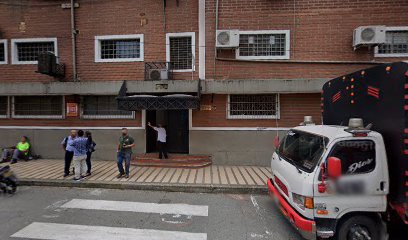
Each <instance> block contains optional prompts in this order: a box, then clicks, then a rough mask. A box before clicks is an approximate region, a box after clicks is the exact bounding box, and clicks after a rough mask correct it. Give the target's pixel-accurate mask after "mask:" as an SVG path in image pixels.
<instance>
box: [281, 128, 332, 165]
mask: <svg viewBox="0 0 408 240" xmlns="http://www.w3.org/2000/svg"><path fill="white" fill-rule="evenodd" d="M328 141H329V139H328V138H326V137H322V136H319V135H314V134H310V133H306V132H302V131H297V130H290V131H289V132H288V133H287V135H286V136H285V138H284V139H282V141H281V143H280V145H279V149H278V151H277V153H278V155H279V156H280V157H281V158H283V159H284V160H286V161H288V162H290V163H291V164H293V165H295V167H297V168H299V169H302V170H303V171H306V172H308V173H310V172H312V171H313V170H314V168H315V167H316V164H317V162H318V161H319V159H320V157H321V155H322V153H323V151H324V146H326V145H327V143H328Z"/></svg>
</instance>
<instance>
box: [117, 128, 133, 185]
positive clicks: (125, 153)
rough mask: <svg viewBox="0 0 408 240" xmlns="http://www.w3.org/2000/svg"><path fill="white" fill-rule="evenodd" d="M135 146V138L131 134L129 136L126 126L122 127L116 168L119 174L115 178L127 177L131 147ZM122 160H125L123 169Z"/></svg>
mask: <svg viewBox="0 0 408 240" xmlns="http://www.w3.org/2000/svg"><path fill="white" fill-rule="evenodd" d="M134 146H135V140H133V138H132V137H131V136H129V133H128V130H127V128H122V136H121V137H120V138H119V145H118V151H117V154H118V159H117V164H118V170H119V175H118V176H117V178H122V177H123V176H125V178H129V170H130V160H131V158H132V147H134ZM123 162H125V170H123Z"/></svg>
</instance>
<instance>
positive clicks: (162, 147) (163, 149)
mask: <svg viewBox="0 0 408 240" xmlns="http://www.w3.org/2000/svg"><path fill="white" fill-rule="evenodd" d="M147 125H148V126H149V127H151V128H153V129H154V130H155V131H156V132H157V143H158V144H159V158H160V159H163V156H164V158H165V159H168V158H169V156H167V143H166V142H167V141H166V138H167V133H166V129H165V128H164V127H163V126H162V125H161V124H159V125H158V126H157V127H155V126H152V124H150V122H149V123H147Z"/></svg>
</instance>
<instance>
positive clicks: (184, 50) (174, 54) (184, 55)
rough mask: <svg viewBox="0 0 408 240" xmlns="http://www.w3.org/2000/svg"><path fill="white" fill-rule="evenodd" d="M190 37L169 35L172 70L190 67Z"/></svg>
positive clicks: (191, 62) (191, 66)
mask: <svg viewBox="0 0 408 240" xmlns="http://www.w3.org/2000/svg"><path fill="white" fill-rule="evenodd" d="M191 44H192V43H191V37H170V62H171V64H172V67H173V69H174V70H183V69H192V68H193V53H192V52H191Z"/></svg>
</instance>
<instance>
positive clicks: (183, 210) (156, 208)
mask: <svg viewBox="0 0 408 240" xmlns="http://www.w3.org/2000/svg"><path fill="white" fill-rule="evenodd" d="M61 208H77V209H91V210H108V211H124V212H139V213H160V214H180V215H187V216H203V217H207V216H208V206H203V205H189V204H161V203H143V202H124V201H105V200H88V199H72V200H71V201H69V202H67V203H65V204H64V205H62V206H61Z"/></svg>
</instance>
